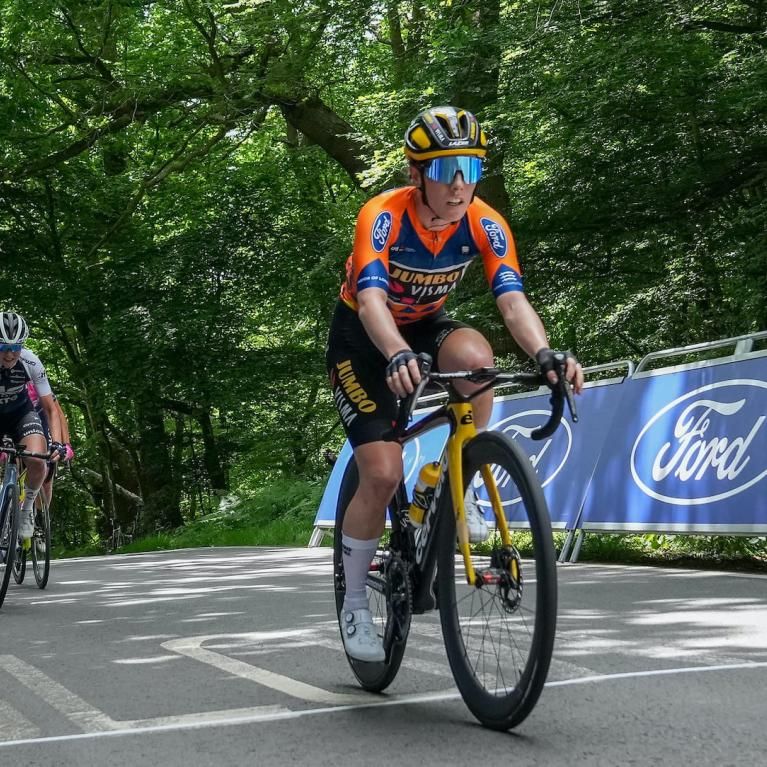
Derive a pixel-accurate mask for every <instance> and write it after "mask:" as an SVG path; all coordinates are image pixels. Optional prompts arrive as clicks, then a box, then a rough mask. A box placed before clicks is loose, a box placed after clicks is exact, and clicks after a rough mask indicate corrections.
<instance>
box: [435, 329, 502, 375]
mask: <svg viewBox="0 0 767 767" xmlns="http://www.w3.org/2000/svg"><path fill="white" fill-rule="evenodd" d="M492 365H493V349H492V347H491V346H490V344H489V343H488V342H487V339H485V337H484V336H483V335H482V334H481V333H479V332H478V331H476V330H473V329H472V328H461V329H459V330H456V331H455V332H454V333H452V334H451V335H449V336H448V337H447V338H446V339H445V342H444V343H443V345H442V346H441V347H440V350H439V367H440V370H443V371H450V370H473V369H475V368H481V367H490V366H492Z"/></svg>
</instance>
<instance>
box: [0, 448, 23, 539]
mask: <svg viewBox="0 0 767 767" xmlns="http://www.w3.org/2000/svg"><path fill="white" fill-rule="evenodd" d="M19 479H20V478H19V467H18V466H17V465H16V459H15V458H13V457H11V456H9V457H8V460H7V461H6V462H5V472H4V474H3V484H2V488H0V509H3V508H5V499H6V496H7V495H8V493H9V492H10V488H11V487H13V486H14V485H15V484H16V483H17V482H19ZM19 504H21V497H20V498H19ZM3 522H5V520H4V519H0V525H2V523H3Z"/></svg>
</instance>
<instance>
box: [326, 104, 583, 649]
mask: <svg viewBox="0 0 767 767" xmlns="http://www.w3.org/2000/svg"><path fill="white" fill-rule="evenodd" d="M486 153H487V138H486V136H485V133H484V131H483V130H482V129H481V127H480V125H479V123H478V122H477V119H476V118H475V117H474V115H473V114H471V113H470V112H468V111H466V110H463V109H456V108H454V107H450V106H442V107H434V108H432V109H426V110H424V111H423V112H421V113H419V114H418V116H417V117H416V118H415V120H414V121H413V122H412V124H411V125H410V127H409V128H408V130H407V132H406V134H405V154H406V155H407V157H408V158H409V161H410V180H411V182H412V185H411V186H406V187H403V188H400V189H394V190H391V191H388V192H384V193H383V194H380V195H378V196H377V197H374V198H373V199H372V200H370V201H369V202H367V203H366V204H365V205H364V206H363V208H362V210H361V211H360V213H359V216H358V218H357V226H356V232H355V237H354V247H353V250H352V254H351V255H350V257H349V259H348V261H347V266H346V280H345V281H344V283H343V285H342V287H341V294H340V300H339V302H338V304H337V306H336V310H335V313H334V316H333V320H332V323H331V328H330V334H329V338H328V347H327V355H326V362H327V368H328V374H329V376H330V382H331V386H332V388H333V398H334V401H335V403H336V407H337V408H338V411H339V413H340V415H341V420H342V422H343V425H344V428H345V430H346V433H347V435H348V437H349V441H350V443H351V445H352V447H353V449H354V456H355V459H356V462H357V467H358V470H359V487H358V489H357V492H356V493H355V495H354V497H353V498H352V500H351V502H350V503H349V506H348V508H347V510H346V515H345V518H344V527H343V531H342V532H343V564H344V573H345V581H346V598H345V601H344V607H343V610H344V625H345V632H344V645H345V648H346V651H347V653H348V654H349V655H350V656H352V657H354V658H356V659H358V660H363V661H382V660H383V659H384V650H383V645H382V642H381V639H380V637H378V636H377V634H376V631H375V628H374V625H373V622H372V618H371V615H370V610H369V605H368V600H367V595H366V591H365V581H366V577H367V572H368V568H369V566H370V563H371V561H372V560H373V557H374V555H375V552H376V548H377V546H378V541H379V539H380V537H381V535H382V533H383V530H384V525H385V518H386V507H387V505H388V503H389V501H390V500H391V498H392V496H393V495H394V492H395V491H396V488H397V486H398V484H399V482H400V479H401V477H402V472H403V466H402V449H401V447H400V446H399V444H397V443H396V442H387V441H384V440H383V439H382V436H383V435H384V433H385V432H387V431H388V430H389V429H390V428H391V426H392V422H393V420H394V418H395V416H396V412H397V398H400V397H404V396H406V395H407V394H409V393H411V392H412V391H413V390H414V388H415V386H416V385H417V384H418V383H419V382H420V379H421V377H420V373H419V369H418V363H417V358H416V355H417V353H419V352H427V353H429V354H430V355H431V357H432V359H433V360H434V366H435V368H436V369H437V370H440V371H443V372H448V371H453V370H466V369H471V368H478V367H483V366H492V365H493V352H492V349H491V348H490V345H489V344H488V342H487V341H486V340H485V338H484V337H483V336H482V335H481V334H480V333H479V332H478V331H476V330H474V329H473V328H471V327H469V326H467V325H465V324H463V323H461V322H458V321H456V320H453V319H451V318H450V317H449V316H448V315H447V314H446V313H445V310H444V308H443V305H444V303H445V301H446V300H447V297H448V295H449V294H450V293H451V292H452V291H453V290H454V289H455V288H456V286H457V285H458V283H459V282H460V281H461V278H462V277H463V275H464V273H465V272H466V269H467V268H468V266H469V264H470V263H471V261H472V260H473V259H474V258H476V257H481V258H482V262H483V265H484V271H485V276H486V277H487V281H488V284H489V286H490V289H491V290H492V292H493V295H494V297H495V300H496V304H497V306H498V309H499V311H500V313H501V315H502V317H503V320H504V323H505V324H506V327H507V328H508V329H509V332H510V333H511V335H512V336H513V338H514V339H515V341H516V342H517V343H518V344H519V345H520V347H521V348H522V349H524V350H525V352H527V353H528V354H529V355H530V356H531V357H534V358H535V359H536V361H537V363H538V365H539V367H540V369H541V370H542V371H543V372H544V373H546V375H547V377H548V379H549V381H550V382H551V383H552V384H553V383H556V381H557V373H556V372H555V366H554V359H553V358H554V354H555V352H554V351H552V350H551V349H550V348H549V343H548V339H547V336H546V331H545V329H544V327H543V323H542V322H541V320H540V318H539V316H538V314H537V313H536V311H535V310H534V309H533V307H532V306H531V305H530V303H529V302H528V300H527V298H526V297H525V294H524V291H523V287H522V277H521V270H520V268H519V262H518V260H517V254H516V248H515V244H514V238H513V236H512V233H511V230H510V229H509V226H508V224H507V223H506V221H505V220H504V218H503V217H502V216H501V215H500V214H499V213H498V212H497V211H495V210H493V208H491V207H490V206H489V205H487V204H486V203H485V202H483V201H482V200H481V199H479V198H478V197H476V196H475V189H476V186H477V182H478V181H479V180H480V178H481V176H482V161H483V159H484V157H485V155H486ZM565 354H566V357H567V362H566V368H565V376H566V378H567V379H568V380H569V381H571V382H572V384H573V388H574V390H575V391H576V392H577V393H579V392H580V391H581V388H582V386H583V370H582V368H581V366H580V364H579V363H578V362H577V360H576V359H575V358H574V357H573V355H572V354H570V353H569V352H566V353H565ZM478 386H479V385H475V384H471V383H469V382H468V381H463V382H460V383H458V384H457V388H458V389H459V391H461V393H463V394H470V393H471V392H472V391H475V390H476V389H477V388H478ZM492 405H493V395H492V392H491V391H487V392H485V393H484V394H482V395H480V396H479V397H477V399H475V400H474V418H475V422H476V426H477V428H478V429H482V428H484V427H485V426H486V425H487V422H488V420H489V418H490V413H491V410H492ZM466 520H467V526H468V532H469V537H470V539H471V540H472V541H475V542H476V541H479V540H483V539H484V538H486V537H487V534H488V528H487V525H486V524H485V521H484V519H483V517H482V514H481V512H480V511H479V509H478V508H477V504H476V499H475V498H474V497H473V495H472V492H471V491H468V492H467V496H466Z"/></svg>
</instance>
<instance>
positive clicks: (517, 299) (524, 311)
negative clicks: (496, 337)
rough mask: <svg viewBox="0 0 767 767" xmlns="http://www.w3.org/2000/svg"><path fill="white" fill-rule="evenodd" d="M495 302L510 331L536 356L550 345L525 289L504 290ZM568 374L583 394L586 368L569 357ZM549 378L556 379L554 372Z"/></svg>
mask: <svg viewBox="0 0 767 767" xmlns="http://www.w3.org/2000/svg"><path fill="white" fill-rule="evenodd" d="M496 304H497V306H498V310H499V311H500V312H501V316H502V317H503V321H504V323H505V325H506V327H507V328H508V330H509V333H511V335H512V337H513V338H514V340H515V341H516V342H517V343H518V344H519V345H520V346H521V347H522V349H524V351H525V352H527V354H529V355H530V356H531V357H533V358H535V355H536V354H537V353H538V352H539V351H540V350H541V349H545V348H547V347H548V345H549V340H548V338H547V336H546V330H545V329H544V327H543V323H542V322H541V318H540V317H539V316H538V312H536V311H535V309H533V307H532V305H531V304H530V302H529V301H528V300H527V297H526V296H525V294H524V293H522V292H521V291H510V292H508V293H502V294H501V295H500V296H498V298H497V299H496ZM565 377H566V378H567V380H568V381H570V383H571V384H572V386H573V389H574V391H575V392H576V393H577V394H580V393H581V390H582V389H583V368H582V367H581V365H580V364H579V363H578V362H577V361H576V360H575V359H573V358H570V359H568V360H567V369H566V370H565ZM548 378H549V380H550V381H551V383H556V380H557V377H556V374H555V373H553V372H550V373H549V374H548Z"/></svg>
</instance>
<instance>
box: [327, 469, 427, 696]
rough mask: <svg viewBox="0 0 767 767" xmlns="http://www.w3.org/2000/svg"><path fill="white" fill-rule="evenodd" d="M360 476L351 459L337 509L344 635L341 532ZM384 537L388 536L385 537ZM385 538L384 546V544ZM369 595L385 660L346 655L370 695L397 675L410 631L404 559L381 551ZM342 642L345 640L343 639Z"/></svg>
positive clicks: (336, 569) (336, 574)
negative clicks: (367, 660)
mask: <svg viewBox="0 0 767 767" xmlns="http://www.w3.org/2000/svg"><path fill="white" fill-rule="evenodd" d="M358 482H359V475H358V473H357V464H356V462H355V461H354V459H352V460H351V461H350V462H349V466H348V467H347V469H346V473H345V474H344V478H343V480H342V482H341V488H340V490H339V491H338V507H337V511H336V526H335V534H334V539H333V583H334V588H335V598H336V614H337V616H338V625H339V628H340V630H341V632H342V633H343V630H344V624H343V620H342V611H343V604H344V598H345V597H346V579H345V576H344V564H343V552H342V546H341V541H342V530H343V524H344V517H345V515H346V507H347V506H348V505H349V502H350V501H351V499H352V496H353V495H354V493H355V492H356V491H357V485H358ZM384 535H385V534H384ZM384 540H385V539H382V541H381V545H383V544H384ZM367 594H368V602H369V604H370V612H371V614H372V616H373V623H374V624H375V626H376V631H377V633H378V635H379V636H380V637H381V639H382V641H383V645H384V650H385V652H386V658H385V660H383V661H382V662H380V663H368V662H365V661H360V660H356V659H355V658H352V657H350V656H349V655H347V656H346V659H347V660H348V661H349V665H350V666H351V669H352V671H353V672H354V676H355V677H357V681H358V682H359V683H360V685H361V686H362V688H363V689H365V690H368V691H369V692H381V691H382V690H385V689H386V688H387V687H388V686H389V685H390V684H391V683H392V682H393V681H394V678H395V677H396V676H397V672H398V671H399V667H400V664H401V663H402V657H403V655H404V654H405V645H406V644H407V636H408V632H409V631H410V614H411V608H412V598H411V593H410V582H409V576H408V573H407V570H406V569H405V567H404V566H403V564H402V562H401V560H400V559H399V558H398V557H396V556H394V555H393V554H392V552H391V550H390V549H388V548H380V547H379V549H378V551H377V552H376V556H375V558H374V559H373V562H372V564H371V566H370V571H369V572H368V577H367ZM342 641H343V640H342Z"/></svg>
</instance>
